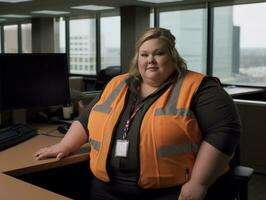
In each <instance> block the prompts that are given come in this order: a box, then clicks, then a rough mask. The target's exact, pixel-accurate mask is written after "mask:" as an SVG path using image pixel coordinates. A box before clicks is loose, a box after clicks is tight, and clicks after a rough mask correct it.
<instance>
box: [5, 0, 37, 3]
mask: <svg viewBox="0 0 266 200" xmlns="http://www.w3.org/2000/svg"><path fill="white" fill-rule="evenodd" d="M26 1H32V0H0V2H5V3H20V2H26Z"/></svg>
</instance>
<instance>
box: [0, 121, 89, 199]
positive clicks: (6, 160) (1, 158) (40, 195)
mask: <svg viewBox="0 0 266 200" xmlns="http://www.w3.org/2000/svg"><path fill="white" fill-rule="evenodd" d="M39 127H40V128H39V130H38V133H39V134H40V135H38V136H35V137H33V138H31V139H30V140H27V141H25V142H23V143H20V144H18V145H15V146H13V147H11V148H8V149H5V150H3V151H0V199H1V200H17V199H18V198H19V200H36V199H38V200H47V199H49V200H53V199H57V200H61V199H62V200H66V199H69V198H67V197H64V196H62V195H59V194H56V193H53V192H50V191H48V190H45V189H43V188H40V187H37V186H34V185H32V184H29V183H26V182H23V181H21V180H19V179H16V178H15V176H18V175H22V174H29V173H33V172H38V171H43V170H47V169H51V168H57V167H60V166H66V165H70V164H73V163H78V162H81V161H86V160H88V151H89V147H88V145H84V146H82V147H81V148H80V149H79V150H78V151H77V152H75V153H74V154H72V155H71V156H69V157H66V158H64V159H62V160H60V161H57V160H56V159H54V158H51V159H47V160H41V161H37V160H35V158H34V156H33V155H34V153H35V152H36V151H37V150H38V149H39V148H41V147H44V146H49V145H52V144H55V143H57V142H59V141H60V140H61V138H60V137H51V136H47V135H41V134H42V133H46V132H49V134H53V135H55V136H62V135H61V134H59V133H58V132H57V131H56V126H55V125H53V126H39Z"/></svg>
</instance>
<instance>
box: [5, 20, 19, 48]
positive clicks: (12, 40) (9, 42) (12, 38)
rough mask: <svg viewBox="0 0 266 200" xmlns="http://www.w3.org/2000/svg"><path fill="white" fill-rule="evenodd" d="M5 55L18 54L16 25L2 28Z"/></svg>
mask: <svg viewBox="0 0 266 200" xmlns="http://www.w3.org/2000/svg"><path fill="white" fill-rule="evenodd" d="M4 37H5V41H4V45H5V53H18V25H7V26H4Z"/></svg>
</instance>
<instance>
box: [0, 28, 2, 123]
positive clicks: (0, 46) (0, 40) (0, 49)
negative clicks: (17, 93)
mask: <svg viewBox="0 0 266 200" xmlns="http://www.w3.org/2000/svg"><path fill="white" fill-rule="evenodd" d="M1 28H2V27H1V26H0V53H2V36H1V34H2V33H1ZM0 120H1V119H0Z"/></svg>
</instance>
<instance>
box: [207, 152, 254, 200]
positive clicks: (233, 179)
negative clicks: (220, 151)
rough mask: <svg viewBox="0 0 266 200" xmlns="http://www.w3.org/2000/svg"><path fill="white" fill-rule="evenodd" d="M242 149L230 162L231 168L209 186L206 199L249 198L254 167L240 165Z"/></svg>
mask: <svg viewBox="0 0 266 200" xmlns="http://www.w3.org/2000/svg"><path fill="white" fill-rule="evenodd" d="M239 155H240V149H239V147H238V148H237V149H236V152H235V154H234V156H233V158H232V160H231V162H230V166H231V169H230V171H229V172H227V173H226V174H225V175H223V176H221V177H220V178H218V180H217V181H216V182H215V183H214V184H213V185H212V186H211V187H210V188H209V190H208V193H207V195H206V198H205V199H204V200H248V182H249V180H250V179H251V177H252V174H253V173H254V169H253V168H250V167H245V166H241V165H240V157H239Z"/></svg>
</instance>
